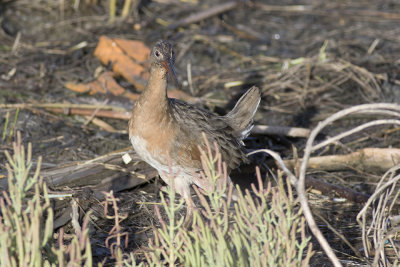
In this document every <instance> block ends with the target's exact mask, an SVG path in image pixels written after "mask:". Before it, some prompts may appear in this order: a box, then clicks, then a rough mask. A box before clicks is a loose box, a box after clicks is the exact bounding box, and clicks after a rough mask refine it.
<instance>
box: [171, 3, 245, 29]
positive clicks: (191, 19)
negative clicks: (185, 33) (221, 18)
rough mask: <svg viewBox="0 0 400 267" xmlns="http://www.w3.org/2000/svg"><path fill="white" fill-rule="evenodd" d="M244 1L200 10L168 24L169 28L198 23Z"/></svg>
mask: <svg viewBox="0 0 400 267" xmlns="http://www.w3.org/2000/svg"><path fill="white" fill-rule="evenodd" d="M241 2H242V1H231V2H227V3H224V4H220V5H216V6H213V7H211V8H209V9H207V10H204V11H200V12H198V13H195V14H192V15H189V16H188V17H186V18H184V19H181V20H178V21H177V22H175V23H173V24H171V25H169V26H168V29H171V30H172V29H176V28H178V27H182V26H186V25H188V24H192V23H196V22H199V21H202V20H205V19H207V18H210V17H213V16H215V15H218V14H220V13H224V12H227V11H229V10H231V9H234V8H235V7H237V6H238V5H239V4H240V3H241Z"/></svg>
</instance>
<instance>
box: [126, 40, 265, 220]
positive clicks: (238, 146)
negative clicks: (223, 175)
mask: <svg viewBox="0 0 400 267" xmlns="http://www.w3.org/2000/svg"><path fill="white" fill-rule="evenodd" d="M150 62H151V66H150V76H149V80H148V82H147V85H146V86H145V88H144V90H143V91H142V93H141V95H140V97H139V98H138V99H137V100H136V102H135V103H134V106H133V108H132V112H131V117H130V120H129V123H128V132H129V140H130V142H131V143H132V146H133V148H134V150H135V151H136V153H137V154H138V155H139V157H140V158H141V159H142V160H143V161H145V162H147V163H148V164H149V165H151V166H152V167H153V168H155V169H156V170H157V171H158V174H159V176H160V177H161V178H162V180H163V181H164V182H165V183H166V184H167V185H169V186H172V185H173V186H174V189H175V192H177V193H178V194H179V195H181V196H182V197H183V198H184V200H185V202H186V217H185V221H184V225H185V226H188V225H189V224H190V222H191V217H192V216H193V211H194V208H195V204H194V202H193V199H192V198H191V191H190V190H191V186H192V185H193V184H195V185H197V186H198V187H200V188H202V187H204V182H201V181H200V179H199V177H198V176H196V175H194V174H195V173H199V172H200V171H201V170H202V164H201V149H205V148H206V144H205V143H206V140H205V139H204V138H203V135H205V136H206V138H207V141H208V142H209V143H211V144H213V143H216V144H217V145H218V147H219V152H220V153H221V156H222V160H223V161H224V162H225V163H226V166H227V170H228V173H229V172H230V170H233V169H235V168H237V167H238V166H239V165H240V164H241V163H248V158H247V156H246V150H245V148H244V144H243V141H242V140H243V139H245V138H246V137H247V136H248V135H249V133H250V131H251V129H252V127H253V118H254V115H255V113H256V111H257V108H258V106H259V103H260V100H261V94H260V90H259V88H257V87H256V86H253V87H251V88H250V89H248V90H247V92H246V93H245V94H244V95H243V96H242V97H241V98H240V99H239V100H238V102H237V103H236V105H235V106H234V108H233V109H232V110H231V111H230V112H229V113H227V114H226V115H224V116H220V115H217V114H215V113H213V112H211V111H209V110H206V109H203V108H200V107H198V106H195V105H192V104H189V103H186V102H184V101H181V100H179V99H174V98H169V97H168V96H167V85H168V76H170V78H171V79H172V80H173V82H174V83H175V84H176V85H177V86H178V87H179V82H178V80H177V77H176V74H175V68H174V63H175V56H174V51H173V48H172V45H171V44H170V43H169V42H168V41H165V40H160V41H158V42H157V43H156V44H155V45H154V46H153V47H152V49H151V52H150ZM204 151H205V150H204ZM227 183H230V179H229V177H228V181H227ZM203 189H204V188H203Z"/></svg>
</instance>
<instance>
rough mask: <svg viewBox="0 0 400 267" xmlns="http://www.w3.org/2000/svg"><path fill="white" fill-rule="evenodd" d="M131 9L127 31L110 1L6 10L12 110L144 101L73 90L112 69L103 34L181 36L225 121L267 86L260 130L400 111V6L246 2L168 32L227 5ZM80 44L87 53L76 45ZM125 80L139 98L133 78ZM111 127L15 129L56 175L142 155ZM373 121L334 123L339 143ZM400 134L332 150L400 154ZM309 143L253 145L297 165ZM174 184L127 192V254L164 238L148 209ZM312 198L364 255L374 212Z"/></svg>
mask: <svg viewBox="0 0 400 267" xmlns="http://www.w3.org/2000/svg"><path fill="white" fill-rule="evenodd" d="M87 2H90V1H87ZM122 2H123V1H118V5H117V18H116V21H115V22H114V23H109V22H108V20H109V11H108V1H98V3H97V4H93V5H86V4H85V1H47V0H42V1H28V0H16V1H12V0H9V1H7V0H4V1H2V2H1V3H0V12H1V13H0V19H1V29H0V40H1V41H0V63H1V64H0V104H17V103H29V104H40V103H74V104H102V103H104V102H105V101H108V102H107V104H108V105H113V106H117V107H122V108H125V109H126V110H130V109H131V107H132V104H133V102H132V101H130V100H129V99H126V98H124V97H118V96H112V95H109V94H95V95H90V94H82V93H76V92H73V91H70V90H68V89H66V88H65V86H64V85H65V83H66V82H89V81H92V80H93V79H94V78H95V75H96V74H95V73H96V70H99V68H102V69H103V70H105V69H109V68H110V66H103V65H102V64H101V63H100V61H99V60H98V59H97V58H96V57H95V56H94V55H93V51H94V49H95V47H96V45H97V43H98V40H99V38H100V36H101V35H106V36H108V37H113V38H116V37H118V38H125V39H132V40H142V41H144V42H145V43H146V44H147V45H148V46H149V47H151V46H152V44H154V43H155V42H156V41H157V40H159V39H168V40H170V42H171V43H173V45H174V49H175V51H176V55H177V59H176V69H177V75H178V79H179V81H180V82H181V84H182V88H183V90H184V91H185V92H187V93H188V94H190V95H192V96H194V97H196V98H197V99H198V100H200V101H199V102H200V103H199V104H200V105H202V106H203V107H205V108H209V109H211V110H213V111H215V112H217V113H220V114H224V113H226V112H227V111H228V110H229V109H230V108H232V106H233V104H234V101H236V100H237V99H238V97H239V96H240V95H241V94H242V93H243V92H244V90H245V89H247V88H250V87H251V86H252V85H254V84H255V85H258V86H259V87H260V88H261V89H262V102H261V104H260V108H259V110H258V112H257V114H256V117H255V121H256V124H260V125H265V124H268V125H279V126H295V127H304V128H310V129H312V128H313V127H315V126H316V125H317V123H318V122H319V121H321V120H322V119H324V118H326V117H327V116H329V115H331V114H333V113H334V112H337V111H339V110H341V109H344V108H346V107H350V106H354V105H358V104H363V103H375V102H390V103H399V102H400V27H399V25H400V2H398V1H396V0H391V1H390V0H389V1H383V2H381V1H372V0H367V1H344V0H338V1H333V2H329V3H328V2H320V1H315V0H305V1H280V2H279V3H277V2H274V1H243V3H240V4H238V5H236V6H235V7H234V8H232V9H231V10H228V11H226V12H223V13H220V14H217V15H214V16H211V17H209V18H206V19H204V20H201V21H198V22H196V23H192V24H189V25H183V26H181V27H177V28H173V27H168V25H171V24H173V23H175V22H177V21H179V20H180V19H183V18H185V17H187V16H188V15H189V14H194V13H197V12H199V11H201V10H207V9H210V8H211V7H213V6H215V5H218V4H221V3H223V1H196V0H193V1H179V0H156V1H139V0H138V1H134V2H135V3H136V4H134V5H133V7H132V8H131V11H130V13H129V16H128V17H127V18H126V19H125V20H122V19H121V18H120V12H121V9H122V5H123V3H122ZM74 3H75V5H76V6H75V7H74ZM77 44H81V45H82V46H81V47H80V48H76V47H75V46H76V45H77ZM321 57H323V58H321ZM188 66H190V67H189V68H190V70H191V77H192V81H191V82H189V81H188ZM118 82H119V84H120V85H122V86H123V87H125V88H126V89H127V90H130V91H131V92H137V90H136V88H135V87H134V86H132V85H130V84H129V83H128V82H127V81H125V80H124V79H122V78H121V79H118ZM235 84H236V85H237V86H235ZM7 113H8V116H9V118H11V119H10V120H11V121H13V120H14V118H15V114H16V113H17V109H16V108H13V107H11V106H5V105H3V106H2V108H1V109H0V133H3V125H5V121H6V116H7ZM102 120H104V121H105V122H107V123H108V124H110V125H112V126H113V127H114V128H115V129H117V130H119V131H118V132H108V131H104V130H102V129H101V128H99V127H98V126H96V125H94V124H92V123H89V124H87V125H85V121H86V118H84V117H82V116H80V115H68V114H60V113H52V112H50V111H49V110H46V109H44V108H40V107H37V106H32V107H30V108H21V109H19V110H18V117H17V120H16V123H15V126H14V132H15V131H21V134H22V139H23V142H24V143H28V142H32V147H33V157H34V158H37V157H38V156H39V155H41V156H42V157H43V164H42V166H43V168H44V169H46V168H55V167H57V166H59V165H61V164H65V163H72V162H76V161H85V160H89V159H93V158H95V157H98V156H101V155H105V154H107V153H110V152H112V151H115V150H119V149H124V148H129V147H130V143H129V140H128V135H127V132H126V129H127V122H126V120H117V119H105V118H102ZM363 120H365V118H353V119H349V120H343V121H340V122H337V123H334V124H332V125H331V126H329V128H327V129H325V130H324V134H325V135H327V136H332V135H334V134H337V133H340V132H342V131H344V130H347V129H350V128H351V127H352V126H355V125H358V124H359V123H360V121H363ZM7 133H9V130H8V131H7ZM399 135H400V133H399V131H396V130H393V127H389V126H388V127H381V128H379V129H371V130H368V131H364V132H362V133H361V134H358V135H356V136H351V137H348V138H345V139H344V140H341V145H334V146H330V147H329V148H328V149H326V150H324V151H318V153H319V154H320V155H329V154H343V153H348V152H351V151H356V150H357V149H360V148H365V147H398V146H399V142H400V141H399V140H400V138H399ZM0 137H1V136H0ZM11 140H12V138H11V137H10V138H9V137H6V138H4V139H1V140H0V174H4V172H5V169H4V164H5V158H4V155H3V153H2V152H3V151H4V150H10V149H11V147H12V144H11ZM305 141H306V139H304V138H290V137H285V136H276V135H262V134H259V135H252V136H251V137H250V138H249V139H248V140H247V141H246V144H247V147H248V148H249V149H259V148H269V149H272V150H274V151H276V152H278V153H280V154H281V155H282V157H284V158H292V151H293V150H292V146H295V147H296V148H297V149H298V151H299V154H300V156H301V154H302V149H303V148H304V146H305ZM254 160H255V161H256V162H257V163H262V162H263V160H264V157H263V156H261V155H259V156H257V157H255V158H254ZM264 167H265V166H264ZM270 168H272V169H273V168H274V167H272V166H270ZM267 169H268V168H265V169H264V170H265V171H266V172H267ZM272 171H273V170H272ZM245 173H247V172H245ZM250 175H251V174H250ZM309 175H311V176H312V177H314V178H318V179H322V180H324V181H326V182H329V183H332V184H339V185H341V186H343V187H348V188H351V189H354V190H356V191H358V192H362V193H366V194H370V193H371V192H372V191H373V189H374V186H375V184H376V182H377V179H378V178H379V177H380V175H381V174H379V173H368V172H365V171H363V170H353V171H342V172H325V171H314V172H311V173H309ZM245 178H246V177H245ZM245 178H244V179H245ZM160 183H161V182H160V181H158V180H157V179H156V181H155V182H154V180H152V181H151V182H148V183H145V184H143V185H141V186H138V187H134V188H131V189H129V190H124V191H122V192H119V193H118V195H117V196H118V197H119V198H120V199H121V201H120V209H121V211H122V212H126V213H128V214H129V217H128V219H126V220H125V221H124V222H123V227H125V230H126V231H127V232H129V233H130V242H129V248H127V251H132V250H135V249H137V248H140V247H141V246H144V245H145V244H146V242H147V240H148V238H149V237H150V235H151V225H153V224H155V225H157V219H155V214H154V211H153V207H152V205H151V204H140V203H148V202H149V203H151V202H157V201H159V199H158V197H157V195H158V187H159V186H160ZM309 197H310V199H311V203H312V208H313V210H315V212H316V213H318V214H319V216H322V217H324V218H325V219H326V220H328V221H329V223H330V224H331V225H332V226H333V227H334V228H335V229H336V230H338V231H339V232H340V233H342V234H343V235H345V236H346V238H347V239H348V240H349V242H350V243H352V244H353V245H354V246H355V247H356V248H357V249H359V250H361V249H362V247H361V243H360V232H359V229H358V225H357V223H356V221H355V216H356V215H357V213H358V211H359V209H360V207H361V205H360V204H355V203H352V202H349V201H344V202H335V201H334V199H333V196H324V195H319V194H315V193H310V195H309ZM97 212H98V213H97V214H98V217H99V221H98V225H99V227H97V228H95V229H93V232H94V233H95V234H93V235H91V236H94V238H92V241H93V245H94V252H93V253H94V256H95V257H96V259H97V260H100V259H102V258H104V257H105V256H108V255H109V250H108V249H107V248H105V246H104V240H105V238H106V236H107V229H108V228H111V227H112V225H111V223H110V225H108V224H107V221H106V220H105V219H102V216H101V210H98V211H97ZM319 225H320V227H321V229H322V230H323V232H324V234H326V237H327V239H328V240H329V241H330V243H331V244H334V249H335V251H336V252H337V254H338V256H339V257H340V258H341V259H342V260H343V263H344V264H348V265H347V266H359V265H361V264H362V263H363V259H362V258H359V257H357V256H356V255H355V254H354V253H353V251H352V250H351V249H349V248H348V246H347V245H346V244H344V243H343V242H341V240H340V239H339V238H338V237H337V236H336V235H335V234H333V233H332V232H331V231H330V230H329V229H328V228H327V226H326V224H325V223H323V222H321V223H320V224H319ZM314 249H315V250H316V251H317V253H316V255H315V256H314V257H313V260H312V262H313V265H315V266H330V263H328V262H327V261H326V258H325V256H324V253H323V252H322V251H321V250H320V248H319V246H318V244H317V243H316V242H315V245H314Z"/></svg>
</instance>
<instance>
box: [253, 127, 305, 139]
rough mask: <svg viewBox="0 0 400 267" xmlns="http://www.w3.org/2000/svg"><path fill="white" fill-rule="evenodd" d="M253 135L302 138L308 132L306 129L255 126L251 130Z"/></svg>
mask: <svg viewBox="0 0 400 267" xmlns="http://www.w3.org/2000/svg"><path fill="white" fill-rule="evenodd" d="M251 132H252V133H253V134H268V135H283V136H289V137H304V138H307V137H308V136H309V135H310V130H309V129H306V128H297V127H285V126H271V125H255V126H254V127H253V129H252V130H251Z"/></svg>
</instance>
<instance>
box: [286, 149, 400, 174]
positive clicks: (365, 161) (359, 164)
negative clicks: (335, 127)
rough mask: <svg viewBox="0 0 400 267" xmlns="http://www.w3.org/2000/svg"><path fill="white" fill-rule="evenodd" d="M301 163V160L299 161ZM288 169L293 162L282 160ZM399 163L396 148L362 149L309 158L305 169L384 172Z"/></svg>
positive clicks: (399, 155)
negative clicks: (345, 153) (342, 153)
mask: <svg viewBox="0 0 400 267" xmlns="http://www.w3.org/2000/svg"><path fill="white" fill-rule="evenodd" d="M300 162H301V160H300ZM284 163H285V165H286V166H287V167H288V168H294V167H295V164H296V163H295V160H284ZM399 163H400V149H398V148H364V149H361V150H359V151H356V152H353V153H350V154H347V155H331V156H319V157H311V158H310V159H309V160H308V163H307V168H308V169H315V170H321V171H341V170H354V169H357V170H362V171H367V172H374V173H376V172H385V171H387V170H388V169H390V168H392V167H393V166H396V165H397V164H399Z"/></svg>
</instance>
